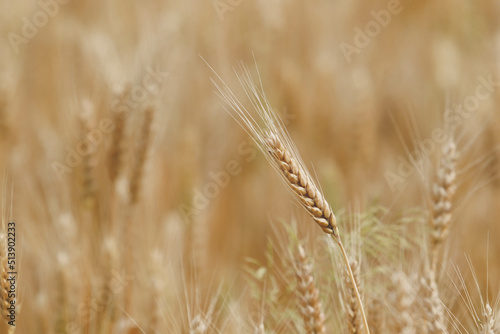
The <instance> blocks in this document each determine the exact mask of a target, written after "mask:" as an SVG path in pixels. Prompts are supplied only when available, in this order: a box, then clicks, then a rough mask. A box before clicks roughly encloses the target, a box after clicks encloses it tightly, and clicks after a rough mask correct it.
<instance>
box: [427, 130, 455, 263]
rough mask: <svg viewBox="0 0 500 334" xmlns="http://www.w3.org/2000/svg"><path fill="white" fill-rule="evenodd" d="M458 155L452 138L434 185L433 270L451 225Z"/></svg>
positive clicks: (445, 146)
mask: <svg viewBox="0 0 500 334" xmlns="http://www.w3.org/2000/svg"><path fill="white" fill-rule="evenodd" d="M457 157H458V154H457V149H456V145H455V142H454V141H453V139H451V140H449V141H448V142H446V143H445V144H444V146H443V148H442V157H441V160H440V163H439V166H438V170H437V175H436V181H435V182H434V184H433V186H432V210H431V211H432V212H431V217H430V220H429V223H430V228H431V232H430V233H431V235H430V239H431V240H430V241H431V249H430V251H431V268H432V270H433V271H436V268H437V262H438V252H439V248H440V246H441V244H442V243H443V242H444V240H445V239H446V237H447V236H448V231H449V228H450V225H451V209H452V203H451V201H452V197H453V195H454V194H455V191H456V184H455V181H456V161H457Z"/></svg>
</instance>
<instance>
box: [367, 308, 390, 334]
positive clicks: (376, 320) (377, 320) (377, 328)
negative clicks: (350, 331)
mask: <svg viewBox="0 0 500 334" xmlns="http://www.w3.org/2000/svg"><path fill="white" fill-rule="evenodd" d="M368 317H369V319H370V320H369V323H370V329H371V331H372V334H382V333H386V331H385V328H384V318H383V317H382V303H381V302H380V300H379V299H375V300H374V301H373V302H372V304H371V306H370V308H369V309H368Z"/></svg>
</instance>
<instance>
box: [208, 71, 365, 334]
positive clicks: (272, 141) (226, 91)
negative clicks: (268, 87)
mask: <svg viewBox="0 0 500 334" xmlns="http://www.w3.org/2000/svg"><path fill="white" fill-rule="evenodd" d="M240 70H241V73H242V74H239V73H238V72H237V71H235V73H236V76H237V78H238V80H239V82H240V84H241V86H242V87H243V89H244V91H245V94H246V96H247V98H248V100H249V101H250V103H251V104H252V107H253V109H254V110H255V111H256V112H257V114H258V116H259V119H258V120H256V119H255V118H254V117H253V116H252V113H250V112H249V111H248V110H247V109H246V107H245V106H244V105H243V104H242V103H241V102H240V101H239V100H238V98H237V97H236V95H235V94H234V93H233V92H232V91H231V89H230V88H229V86H228V85H227V84H226V83H225V82H224V81H223V80H222V79H221V78H220V77H219V76H218V79H219V82H216V81H214V80H212V82H213V83H214V85H215V86H216V88H217V90H218V92H219V96H220V97H221V98H222V99H223V100H224V101H225V102H226V104H227V105H228V106H229V108H230V110H227V111H228V113H229V114H230V115H231V116H233V118H234V119H235V120H236V121H237V122H238V123H239V124H240V125H242V127H243V128H244V129H245V130H246V131H247V132H248V133H249V134H250V136H251V137H252V138H253V139H254V141H255V142H256V144H257V145H258V146H259V148H260V149H261V151H262V152H263V153H264V154H265V155H266V158H267V159H268V161H269V163H270V164H271V165H272V166H273V167H274V168H275V169H276V170H277V171H278V172H279V174H280V175H281V177H282V180H283V181H284V182H285V184H287V185H288V186H289V187H290V189H291V190H292V192H293V193H294V194H295V195H296V196H297V197H298V199H299V201H300V203H301V204H302V206H303V207H304V208H305V209H306V210H307V212H308V213H309V214H310V215H311V216H312V218H313V219H314V220H315V221H316V223H317V224H318V225H319V226H320V228H321V229H322V230H323V232H325V233H326V234H328V235H330V236H331V237H332V238H333V239H334V240H335V241H336V243H337V244H338V245H339V247H340V250H341V252H342V257H343V259H344V262H345V265H346V267H347V270H348V272H349V277H350V280H351V284H352V286H353V289H354V292H355V294H356V298H357V300H358V303H359V307H360V310H361V316H362V319H363V324H364V326H365V329H366V334H370V330H369V328H368V322H367V320H366V314H365V311H364V307H363V302H362V301H361V297H360V295H359V291H358V288H357V286H356V282H355V280H354V275H353V273H352V270H351V267H350V266H349V259H348V257H347V253H346V251H345V249H344V246H343V244H342V241H341V239H340V234H339V232H338V228H337V222H336V219H335V215H334V214H333V211H332V209H331V207H330V204H329V203H328V202H327V201H326V199H325V198H324V196H323V194H322V192H321V191H320V190H319V188H318V187H317V186H316V184H315V183H314V182H313V180H312V177H311V176H310V174H309V172H308V171H307V168H306V167H305V164H304V163H303V162H302V159H301V158H300V154H299V152H298V151H297V149H296V148H295V145H294V144H293V141H292V140H291V138H290V136H289V135H288V133H287V131H286V129H285V126H284V124H283V122H282V121H281V119H280V118H279V117H278V116H277V115H276V113H275V112H274V111H273V109H272V107H271V105H270V103H269V101H268V99H267V97H266V96H265V94H264V88H263V86H262V82H260V81H259V83H260V85H259V87H257V86H256V85H255V84H254V82H253V80H252V76H251V74H250V70H249V68H248V66H246V65H245V64H243V63H241V64H240ZM214 73H215V71H214ZM216 75H217V74H216ZM262 123H263V124H262Z"/></svg>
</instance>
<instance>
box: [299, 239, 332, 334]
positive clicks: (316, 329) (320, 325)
mask: <svg viewBox="0 0 500 334" xmlns="http://www.w3.org/2000/svg"><path fill="white" fill-rule="evenodd" d="M295 271H296V272H295V274H296V276H297V292H298V295H299V306H300V308H299V312H300V315H301V316H302V319H303V320H304V326H305V329H306V331H305V333H307V334H324V333H325V315H324V313H323V310H322V306H321V302H320V301H319V291H318V289H317V288H316V285H315V284H314V277H313V274H312V266H311V264H310V263H308V262H307V258H306V252H305V251H304V248H302V246H299V247H298V252H297V256H296V269H295Z"/></svg>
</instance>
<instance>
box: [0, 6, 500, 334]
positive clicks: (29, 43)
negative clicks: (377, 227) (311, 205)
mask: <svg viewBox="0 0 500 334" xmlns="http://www.w3.org/2000/svg"><path fill="white" fill-rule="evenodd" d="M390 9H391V10H392V12H391V11H390ZM380 11H385V13H390V16H389V18H388V19H387V21H384V24H380V23H379V21H377V19H376V17H377V15H379V14H377V13H380ZM0 13H1V14H0V31H1V36H2V38H1V40H0V43H1V45H0V69H1V71H0V145H1V147H0V165H1V168H2V172H3V174H4V175H5V176H4V182H3V189H4V191H3V194H2V200H3V203H4V205H6V206H4V212H3V217H4V220H7V219H15V221H16V222H17V224H18V250H17V256H18V257H19V260H20V262H19V263H20V268H19V272H20V279H19V287H18V290H19V291H18V292H19V294H20V303H21V304H22V308H21V310H20V313H19V314H18V317H17V320H18V328H17V331H16V333H20V334H21V333H63V332H70V331H68V330H67V324H68V323H71V322H72V321H77V319H80V320H78V321H80V323H84V324H86V325H85V326H83V327H82V326H79V328H80V329H82V328H83V329H82V332H88V333H101V332H102V333H108V332H113V331H115V332H116V333H122V332H123V333H129V332H127V331H126V329H123V331H120V330H121V329H120V328H122V327H123V326H125V325H123V324H122V323H121V322H120V321H121V320H120V319H122V318H125V319H128V320H130V319H135V320H136V321H137V322H138V323H139V324H140V327H141V328H144V329H145V332H147V333H153V332H154V329H146V328H149V327H147V326H149V325H150V324H152V323H153V321H152V320H151V319H149V318H148V317H149V316H151V314H152V313H154V312H152V310H153V309H154V310H156V309H158V308H159V306H157V305H158V303H159V302H164V303H165V304H166V305H168V307H165V308H164V310H168V312H165V313H167V314H170V315H167V316H164V317H163V319H160V320H158V323H160V327H161V326H163V327H162V328H163V331H162V332H169V333H170V332H172V333H173V332H186V328H187V327H186V326H187V325H186V323H189V322H190V321H191V320H192V319H191V318H193V314H194V313H196V312H194V311H192V312H191V313H193V312H194V313H193V314H188V313H190V312H186V310H187V309H192V308H197V307H198V301H197V299H196V298H194V297H185V298H186V299H188V300H184V294H183V293H182V291H194V290H195V289H194V288H191V286H192V284H193V285H198V286H202V287H205V288H206V287H210V288H214V287H215V288H218V287H219V286H220V285H222V283H221V282H224V284H226V283H228V284H229V285H230V286H231V289H232V290H234V291H235V295H240V293H241V291H244V290H245V287H246V285H247V283H246V281H245V278H244V276H245V275H244V274H243V271H244V270H243V269H242V268H243V267H244V264H245V259H246V258H249V257H251V258H255V259H257V260H264V259H265V254H266V248H267V247H268V240H269V239H273V238H276V233H275V229H276V226H278V225H279V223H278V222H279V221H285V222H288V221H292V220H294V221H296V222H297V225H298V228H299V230H300V235H301V236H302V237H303V238H312V239H314V238H317V237H319V236H320V234H321V231H320V230H319V229H317V228H316V226H314V224H313V223H312V222H310V221H309V220H308V218H307V216H306V215H305V214H304V213H303V212H302V211H301V210H300V208H299V207H298V206H297V205H296V204H295V203H294V202H293V201H292V200H291V197H290V196H289V194H288V193H287V191H286V188H285V187H283V186H282V184H281V182H280V180H279V178H278V177H277V175H275V173H274V172H273V171H272V169H271V168H270V167H269V166H268V164H267V162H266V160H265V158H264V156H263V155H262V154H261V153H260V152H259V151H258V150H257V149H256V148H255V146H254V145H253V143H252V140H251V138H250V137H249V136H248V135H247V134H246V133H245V132H244V131H243V129H242V128H241V127H240V126H239V125H238V124H237V122H235V121H234V120H233V119H232V118H231V117H230V115H229V114H228V113H227V112H226V111H225V110H224V107H223V102H222V100H221V99H220V98H219V97H218V96H217V95H216V94H215V92H214V85H213V84H212V82H211V78H216V74H215V73H214V71H215V72H216V73H217V74H218V75H219V76H220V77H221V78H222V79H223V80H224V81H225V82H226V83H227V84H228V85H229V86H230V87H231V88H232V89H234V90H235V91H238V89H239V86H240V85H239V83H238V82H237V80H236V79H235V76H234V72H233V68H235V67H236V68H237V66H238V62H240V61H242V62H244V63H246V64H248V65H249V67H250V68H251V70H252V73H253V74H254V76H255V78H256V80H257V78H258V74H260V79H261V81H262V84H263V87H264V90H265V92H266V95H267V97H268V98H269V100H270V102H271V104H272V106H273V107H274V108H275V110H276V112H277V113H278V114H280V115H281V116H282V118H283V119H284V122H285V124H286V125H287V129H288V131H289V132H290V135H291V137H292V138H293V140H294V141H295V144H296V145H297V147H298V149H299V151H300V152H301V154H302V157H303V159H304V161H305V162H306V164H308V166H309V167H310V169H311V171H312V172H313V175H314V176H315V177H316V178H317V179H318V180H319V183H320V184H321V186H322V189H323V191H324V192H325V195H326V197H327V198H328V199H329V200H330V202H331V204H332V206H333V208H334V210H335V211H339V212H351V211H361V212H363V211H366V210H369V208H370V207H372V206H374V205H376V206H382V207H385V208H387V209H388V213H386V214H384V215H383V217H382V219H381V220H382V222H384V223H387V224H390V221H391V219H392V218H393V217H399V216H401V215H405V213H407V212H408V210H413V209H415V208H417V209H418V210H421V211H422V214H423V215H424V216H425V212H426V211H427V210H428V208H429V198H430V195H429V194H430V185H431V184H432V182H433V180H434V179H435V176H434V175H435V171H436V169H435V167H436V164H437V162H438V159H439V153H440V145H439V144H438V143H436V146H435V148H434V149H431V150H429V152H427V153H425V154H420V155H419V156H420V158H421V159H419V160H420V162H419V163H418V164H416V165H414V166H413V167H414V169H412V170H413V172H411V173H409V174H410V175H405V176H404V177H402V178H401V179H398V182H397V184H395V185H394V184H392V185H391V182H390V181H389V179H388V175H389V174H390V173H395V174H398V168H401V164H402V162H403V161H405V162H409V163H410V164H411V160H410V154H409V153H410V152H412V151H414V150H416V149H418V147H420V146H419V145H420V144H419V143H422V142H423V141H425V140H426V139H427V138H432V133H433V131H434V130H435V129H443V130H444V131H445V132H446V133H448V134H453V135H454V137H455V139H456V141H457V146H458V150H459V151H460V153H461V154H460V158H459V161H458V169H459V171H458V192H457V195H456V196H455V198H454V201H453V203H454V211H453V212H454V215H453V225H452V228H451V231H450V236H449V238H448V241H447V247H446V252H445V255H444V257H445V258H446V260H447V261H450V262H453V263H455V264H457V266H458V267H460V268H461V269H462V270H463V271H465V272H469V269H468V265H467V262H466V256H470V259H471V263H472V264H473V265H474V268H475V271H476V275H477V279H478V281H479V285H480V286H481V288H482V289H483V292H486V290H487V291H488V292H489V293H490V297H491V298H493V297H495V296H496V294H497V292H498V288H499V284H498V282H499V279H498V278H499V277H500V262H499V258H498V255H499V254H500V244H499V243H498V242H497V240H498V238H500V227H499V224H498V217H499V214H500V211H499V210H500V205H499V204H500V188H499V187H500V183H499V180H498V173H499V168H500V166H499V159H500V156H499V154H500V152H499V151H498V148H499V144H500V114H499V112H498V110H499V106H500V105H499V103H500V84H493V85H492V86H491V87H492V89H491V91H489V90H482V92H485V91H488V93H489V94H487V97H485V98H482V99H480V100H478V101H479V103H478V104H477V106H475V107H474V108H472V109H471V110H472V111H470V112H468V113H467V117H461V118H459V119H460V121H457V119H456V118H455V121H450V120H448V122H447V121H446V117H445V112H446V111H447V110H448V112H450V113H451V114H452V115H454V116H457V115H458V114H457V112H458V111H457V110H459V109H458V108H459V107H457V105H460V104H463V103H464V102H465V101H469V100H471V99H470V97H471V96H475V94H476V91H477V89H478V87H479V86H481V84H482V82H483V81H484V80H486V81H488V80H490V81H493V82H494V83H496V82H500V26H499V25H500V23H499V22H500V20H499V17H500V16H499V15H500V3H499V2H498V1H495V0H480V1H465V0H463V1H447V0H444V1H437V2H436V1H399V2H398V1H389V2H388V1H370V2H360V1H346V0H338V1H327V0H315V1H309V2H302V1H291V0H267V1H261V0H257V1H246V0H242V1H235V0H232V1H230V0H220V1H195V0H187V1H169V0H163V1H152V0H151V1H149V0H148V1H140V2H139V1H131V0H125V1H116V0H103V1H77V0H70V1H61V2H57V1H55V0H54V1H48V0H41V1H40V2H36V1H28V0H23V1H6V0H2V1H1V2H0ZM40 13H42V14H40ZM43 13H45V15H44V14H43ZM44 17H45V18H46V20H45V19H44ZM386 18H387V17H386ZM367 27H368V29H374V30H371V31H369V34H368V33H367V31H366V29H367ZM370 27H371V28H370ZM377 27H378V28H377ZM360 31H361V32H362V33H360ZM360 34H361V35H363V34H364V37H359V36H360ZM360 40H361V42H364V43H361V44H362V45H361V44H359V42H360ZM357 42H358V44H356V43H357ZM347 44H349V45H350V47H353V48H356V52H353V53H351V54H347V53H346V50H347V49H346V45H347ZM211 68H212V69H213V71H212V69H211ZM257 68H258V71H259V73H257ZM151 73H156V74H157V76H156V77H153V79H154V78H156V79H158V80H156V81H155V80H153V81H147V82H146V84H145V80H150V78H151V77H152V76H151ZM145 78H148V79H145ZM481 80H483V81H481ZM240 96H241V95H240ZM127 97H128V100H127ZM467 98H469V100H467ZM124 99H125V100H124ZM242 100H244V99H242ZM124 101H125V102H124ZM471 101H472V100H471ZM148 106H151V107H152V108H153V110H154V112H153V113H152V115H153V116H152V117H153V118H152V122H151V127H150V131H149V132H148V131H147V130H142V129H143V128H147V115H148V113H147V112H145V110H146V108H147V107H148ZM120 108H122V109H124V110H126V116H125V117H124V118H123V119H124V121H122V122H121V123H120V121H118V122H119V123H116V122H117V120H116V115H117V114H119V113H117V110H119V109H120ZM119 115H122V114H119ZM103 119H106V120H111V123H110V124H112V125H110V126H112V127H114V128H115V129H116V126H117V125H119V124H121V126H122V130H123V136H122V138H121V139H120V143H118V144H117V143H116V138H119V137H116V130H111V131H109V132H108V133H105V132H103V131H101V132H100V133H101V135H102V136H101V137H99V136H98V137H97V138H98V144H96V145H95V146H94V147H93V148H92V149H91V150H92V154H90V155H88V156H85V157H83V156H82V157H81V159H80V160H81V161H78V162H76V163H75V167H69V168H68V170H66V169H64V172H61V171H59V172H58V171H57V170H56V169H55V168H56V167H55V166H59V167H61V165H57V163H61V164H64V165H65V166H68V163H67V155H68V152H70V151H71V149H75V150H76V147H77V146H78V145H79V144H80V143H81V142H82V140H84V139H85V138H86V137H85V136H86V135H88V133H90V132H91V131H92V130H93V129H99V124H100V122H101V121H102V120H103ZM144 124H146V125H145V126H143V125H144ZM145 132H146V133H148V136H149V137H147V136H146V140H144V138H145V136H144V133H145ZM99 138H101V139H99ZM116 145H118V147H120V148H119V152H121V155H120V156H121V159H120V160H116V159H113V157H112V156H111V155H110V152H111V151H112V150H113V147H116ZM140 152H145V156H144V157H142V156H141V154H140ZM138 162H139V163H138ZM142 162H144V164H142ZM55 163H56V164H55ZM136 165H140V166H141V165H142V166H143V171H142V173H139V174H137V173H136V172H135V171H134V170H137V168H136V167H134V166H136ZM406 165H407V164H406ZM117 166H118V167H117ZM139 169H140V168H139ZM110 170H111V171H113V170H114V171H115V172H110ZM113 173H116V175H117V176H116V178H115V179H114V178H113V176H112V175H114V174H113ZM388 173H389V174H388ZM134 178H135V180H134ZM217 180H218V181H219V183H217ZM134 182H136V183H137V184H138V186H137V187H136V188H138V189H139V190H137V189H136V192H137V193H138V196H137V197H138V198H137V199H136V200H133V199H131V197H133V196H135V195H133V194H132V193H133V192H134V190H133V189H134V187H133V186H131V184H133V183H134ZM11 189H13V193H12V194H11V191H10V190H11ZM11 203H12V204H13V210H12V213H9V212H8V211H9V210H7V209H6V208H8V207H9V205H10V204H11ZM424 221H425V219H424ZM423 224H424V225H425V222H424V223H423ZM127 236H128V237H127ZM487 253H488V254H489V257H487V256H486V254H487ZM464 254H465V255H466V256H464ZM193 259H194V260H193ZM408 262H411V259H408ZM110 263H113V265H110ZM113 266H115V267H116V268H119V269H120V270H121V269H123V268H126V270H127V271H128V272H129V273H130V275H133V276H134V277H135V278H134V279H133V280H132V282H131V283H130V284H129V285H127V286H126V287H125V290H126V291H128V292H127V293H125V292H123V291H120V293H119V295H120V297H113V298H117V300H118V299H120V298H122V297H121V296H122V294H123V293H125V294H129V295H130V296H128V297H126V298H125V301H123V302H121V301H120V302H116V303H113V305H115V304H116V306H114V307H113V309H112V310H110V309H111V306H110V305H111V303H105V307H104V309H105V310H106V312H109V313H110V314H113V317H112V319H114V320H113V321H115V320H116V324H119V325H111V324H108V325H102V323H103V321H104V320H102V319H101V320H100V321H101V325H99V326H101V327H99V326H98V325H92V324H93V323H94V321H93V320H92V321H90V324H89V322H88V321H84V320H81V319H82V317H84V316H82V315H81V314H79V313H78V311H77V308H78V305H80V304H81V303H82V302H83V303H85V300H87V299H89V298H90V299H92V297H89V296H92V293H91V291H95V289H99V287H100V286H104V285H103V284H104V283H103V282H105V281H106V278H105V277H108V276H109V270H108V269H109V268H111V267H113ZM401 266H403V267H405V264H402V265H401ZM113 268H114V267H113ZM104 273H107V274H104ZM107 275H108V276H107ZM445 276H446V275H445ZM155 277H156V278H155ZM444 279H445V280H446V277H445V278H444ZM200 289H201V290H202V291H204V290H203V289H204V288H200ZM207 289H208V290H210V289H209V288H207ZM97 291H98V290H97ZM179 292H180V293H179ZM179 295H180V297H179ZM187 295H189V293H186V296H187ZM202 295H203V293H202ZM94 296H95V293H94ZM176 296H177V297H176ZM201 298H202V299H203V298H208V297H206V296H205V295H203V297H201ZM120 300H121V299H120ZM170 301H174V302H172V303H170ZM231 303H233V302H231ZM246 303H247V301H246V300H245V299H244V298H242V299H241V303H240V304H241V305H240V304H238V305H239V306H238V307H240V308H242V309H244V308H245V307H244V305H246ZM200 304H203V305H205V304H206V303H205V304H204V303H203V302H200ZM124 310H127V311H128V312H127V315H130V317H129V316H125V315H124ZM145 310H148V311H145ZM106 312H104V311H103V312H100V314H101V313H106ZM169 312H170V313H169ZM231 312H234V313H238V314H244V312H243V311H238V312H237V311H235V310H233V311H231ZM231 312H229V313H230V314H229V317H230V315H231ZM97 318H99V317H97ZM160 318H161V317H160ZM221 318H222V316H221ZM111 322H112V321H110V323H111ZM230 322H231V321H228V322H227V323H226V326H225V327H220V328H223V329H220V330H219V331H216V330H214V332H234V330H235V329H232V328H233V327H231V325H229V323H230ZM96 323H97V322H96ZM172 323H173V324H174V325H171V324H172ZM106 326H108V327H106ZM120 326H122V327H120ZM64 328H66V329H64ZM123 328H125V327H123ZM131 328H132V327H131ZM127 330H128V329H127ZM132 330H133V329H130V333H135V332H132ZM248 332H251V331H250V330H249V331H248ZM276 332H279V331H276ZM138 333H140V331H138Z"/></svg>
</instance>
